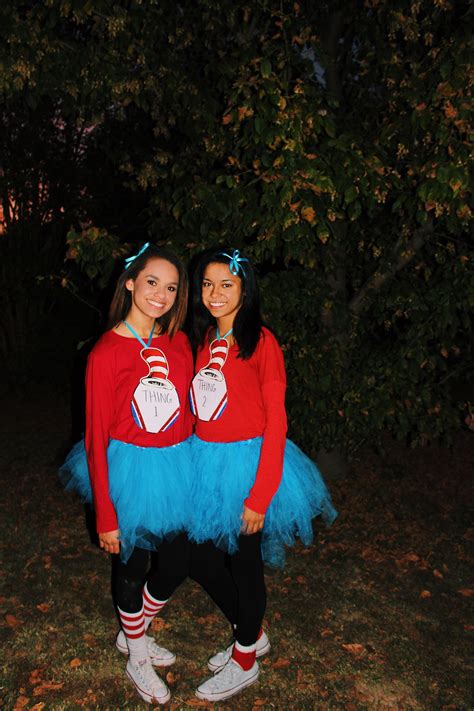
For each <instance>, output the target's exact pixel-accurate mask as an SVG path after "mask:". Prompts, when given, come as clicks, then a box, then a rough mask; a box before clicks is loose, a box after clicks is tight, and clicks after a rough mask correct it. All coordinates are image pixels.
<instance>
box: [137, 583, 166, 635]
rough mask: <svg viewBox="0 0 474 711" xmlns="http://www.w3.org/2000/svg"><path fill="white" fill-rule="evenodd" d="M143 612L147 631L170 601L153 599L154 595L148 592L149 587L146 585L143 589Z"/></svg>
mask: <svg viewBox="0 0 474 711" xmlns="http://www.w3.org/2000/svg"><path fill="white" fill-rule="evenodd" d="M142 594H143V611H144V613H145V630H147V629H148V628H149V626H150V625H151V623H152V620H153V619H154V618H155V617H156V615H157V614H158V613H159V612H161V610H162V609H163V608H164V606H165V605H166V603H167V602H168V600H157V599H156V598H154V597H153V595H151V594H150V591H149V590H148V586H147V584H146V583H145V586H144V588H143V592H142Z"/></svg>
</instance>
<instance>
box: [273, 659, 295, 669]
mask: <svg viewBox="0 0 474 711" xmlns="http://www.w3.org/2000/svg"><path fill="white" fill-rule="evenodd" d="M290 664H291V661H290V660H289V659H285V658H284V657H278V659H277V660H276V662H273V664H272V667H273V669H284V668H285V667H289V666H290Z"/></svg>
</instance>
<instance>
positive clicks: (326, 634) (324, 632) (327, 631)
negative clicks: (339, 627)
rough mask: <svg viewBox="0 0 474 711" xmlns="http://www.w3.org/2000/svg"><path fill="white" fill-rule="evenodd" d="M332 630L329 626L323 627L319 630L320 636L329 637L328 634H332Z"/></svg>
mask: <svg viewBox="0 0 474 711" xmlns="http://www.w3.org/2000/svg"><path fill="white" fill-rule="evenodd" d="M333 634H334V632H333V631H332V630H330V629H329V627H325V628H324V629H323V630H321V637H329V636H330V635H333Z"/></svg>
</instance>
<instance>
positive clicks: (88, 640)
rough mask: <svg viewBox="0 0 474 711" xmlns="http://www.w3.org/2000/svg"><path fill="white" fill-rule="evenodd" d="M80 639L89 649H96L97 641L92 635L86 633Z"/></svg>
mask: <svg viewBox="0 0 474 711" xmlns="http://www.w3.org/2000/svg"><path fill="white" fill-rule="evenodd" d="M82 639H83V640H84V642H85V643H86V644H87V645H88V646H89V647H97V639H96V638H95V637H94V635H93V634H88V633H86V634H84V635H83V636H82Z"/></svg>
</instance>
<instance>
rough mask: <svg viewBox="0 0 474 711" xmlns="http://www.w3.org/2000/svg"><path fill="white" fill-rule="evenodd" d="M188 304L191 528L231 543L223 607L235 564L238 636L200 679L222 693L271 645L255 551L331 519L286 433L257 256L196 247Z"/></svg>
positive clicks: (251, 672)
mask: <svg viewBox="0 0 474 711" xmlns="http://www.w3.org/2000/svg"><path fill="white" fill-rule="evenodd" d="M192 316H193V322H192V335H191V337H192V340H193V341H194V345H195V346H196V348H197V362H196V375H195V377H194V379H193V382H192V386H191V390H190V399H191V406H192V409H193V411H194V414H195V415H196V429H195V433H196V436H195V437H194V438H193V443H192V446H193V458H194V466H193V475H192V476H193V480H192V484H191V507H190V509H191V518H190V522H189V523H188V532H189V536H190V539H191V540H192V541H195V542H197V543H198V544H203V545H204V546H207V550H208V551H209V555H210V556H212V555H214V553H213V552H212V551H213V549H214V551H215V554H216V555H217V551H218V550H219V549H220V550H225V551H226V552H227V553H228V554H229V555H228V561H227V564H228V569H227V571H226V570H225V569H224V568H221V569H220V571H221V583H222V588H221V589H220V586H219V581H217V584H216V587H215V589H214V590H213V591H212V593H211V594H212V597H213V598H214V599H215V600H216V601H217V602H218V604H219V605H220V606H221V607H222V606H223V605H222V599H221V598H222V596H223V595H225V592H224V590H225V589H226V588H227V589H228V580H226V576H231V578H232V580H233V582H234V584H235V586H236V589H237V599H238V615H237V624H236V627H235V634H234V638H235V641H234V643H233V644H232V645H231V646H230V647H228V649H227V650H225V651H223V652H220V653H218V654H216V655H215V656H214V657H211V659H210V660H209V668H210V669H211V670H212V671H214V672H215V674H214V676H212V677H211V678H210V679H208V680H207V681H205V682H204V683H203V684H201V685H200V686H199V687H198V689H197V691H196V695H197V696H198V697H199V698H201V699H207V700H209V701H219V700H222V699H226V698H228V697H229V696H232V695H233V694H235V693H237V692H238V691H239V690H241V689H243V688H245V687H246V686H249V685H250V684H252V683H254V682H255V681H256V680H257V678H258V673H259V670H258V662H257V661H256V657H257V656H261V655H262V654H264V653H265V652H266V651H268V649H269V647H270V645H269V640H268V637H267V636H266V634H265V633H264V632H263V630H262V628H261V623H262V619H263V616H264V612H265V605H266V591H265V580H264V575H263V562H266V563H268V564H270V565H274V566H281V565H283V563H284V551H285V546H286V545H292V544H293V543H294V542H295V538H296V536H299V537H300V538H301V540H302V541H303V543H305V544H309V543H310V542H311V540H312V524H311V521H312V519H313V518H314V517H315V516H319V515H320V516H321V517H322V518H323V520H324V521H325V522H326V523H327V524H328V525H329V524H331V523H332V521H333V520H334V519H335V517H336V511H335V510H334V508H333V506H332V503H331V499H330V495H329V493H328V491H327V489H326V486H325V484H324V481H323V479H322V477H321V475H320V473H319V471H318V469H317V467H316V466H315V465H314V463H313V462H312V461H311V460H310V459H308V457H306V455H305V454H303V452H301V451H300V450H299V449H298V447H297V446H296V445H295V444H293V442H291V441H290V440H287V439H286V429H287V422H286V412H285V404H284V400H285V389H286V376H285V368H284V362H283V355H282V352H281V348H280V346H279V345H278V342H277V340H276V339H275V337H274V336H273V334H272V333H271V332H270V331H269V330H268V329H267V328H265V327H264V326H263V325H262V320H261V315H260V307H259V295H258V287H257V283H256V279H255V274H254V271H253V267H252V265H251V263H250V261H249V260H248V259H247V258H246V257H244V256H242V255H241V254H240V253H239V252H238V250H233V249H229V248H223V249H218V250H216V249H213V250H208V251H207V252H205V253H204V254H203V255H202V256H201V258H200V260H199V261H198V263H197V267H196V270H195V276H194V294H193V314H192ZM210 542H211V543H210ZM220 599H221V601H220Z"/></svg>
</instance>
